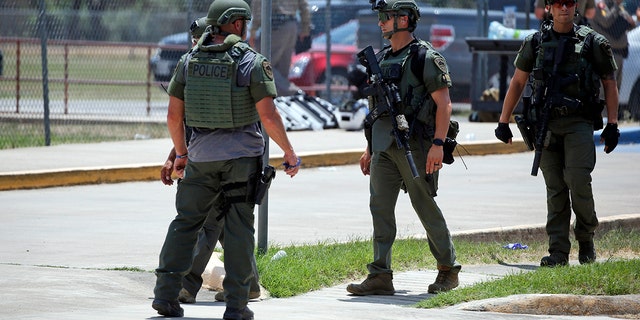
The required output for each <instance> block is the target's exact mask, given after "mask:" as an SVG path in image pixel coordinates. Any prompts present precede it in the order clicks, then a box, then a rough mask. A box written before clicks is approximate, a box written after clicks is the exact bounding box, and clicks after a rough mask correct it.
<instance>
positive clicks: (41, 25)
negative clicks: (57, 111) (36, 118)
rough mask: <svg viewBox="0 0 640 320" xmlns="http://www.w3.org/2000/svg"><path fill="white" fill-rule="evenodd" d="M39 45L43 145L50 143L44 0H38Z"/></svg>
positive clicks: (45, 10)
mask: <svg viewBox="0 0 640 320" xmlns="http://www.w3.org/2000/svg"><path fill="white" fill-rule="evenodd" d="M38 22H39V23H38V27H39V29H40V46H41V52H42V98H43V102H44V145H45V146H50V145H51V129H50V127H49V125H50V123H49V67H48V63H47V27H46V26H47V8H46V5H45V2H44V0H40V16H39V17H38Z"/></svg>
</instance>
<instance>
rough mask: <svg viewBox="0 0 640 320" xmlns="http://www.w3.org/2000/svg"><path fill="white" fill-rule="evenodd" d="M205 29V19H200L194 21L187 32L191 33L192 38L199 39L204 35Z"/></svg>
mask: <svg viewBox="0 0 640 320" xmlns="http://www.w3.org/2000/svg"><path fill="white" fill-rule="evenodd" d="M206 28H207V17H202V18H199V19H196V20H195V21H193V23H192V24H191V27H189V32H191V37H192V38H200V37H201V36H202V34H203V33H204V29H206Z"/></svg>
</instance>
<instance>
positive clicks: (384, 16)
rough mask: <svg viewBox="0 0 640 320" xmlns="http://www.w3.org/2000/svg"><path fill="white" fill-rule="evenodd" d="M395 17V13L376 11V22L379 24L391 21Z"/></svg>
mask: <svg viewBox="0 0 640 320" xmlns="http://www.w3.org/2000/svg"><path fill="white" fill-rule="evenodd" d="M397 16H398V14H397V13H395V12H384V11H378V21H380V22H387V21H389V20H391V18H393V17H397Z"/></svg>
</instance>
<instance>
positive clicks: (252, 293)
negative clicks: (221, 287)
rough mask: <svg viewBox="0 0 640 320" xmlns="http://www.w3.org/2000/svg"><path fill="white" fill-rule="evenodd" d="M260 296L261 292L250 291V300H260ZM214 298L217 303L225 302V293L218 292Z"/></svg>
mask: <svg viewBox="0 0 640 320" xmlns="http://www.w3.org/2000/svg"><path fill="white" fill-rule="evenodd" d="M260 295H261V293H260V291H249V300H253V299H259V298H260ZM214 298H215V299H216V301H221V302H222V301H224V291H218V293H216V295H215V297H214Z"/></svg>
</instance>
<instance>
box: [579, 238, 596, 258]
mask: <svg viewBox="0 0 640 320" xmlns="http://www.w3.org/2000/svg"><path fill="white" fill-rule="evenodd" d="M578 245H579V246H580V249H579V250H578V261H580V264H585V263H593V262H595V261H596V249H595V247H594V246H593V240H591V241H579V242H578Z"/></svg>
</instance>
